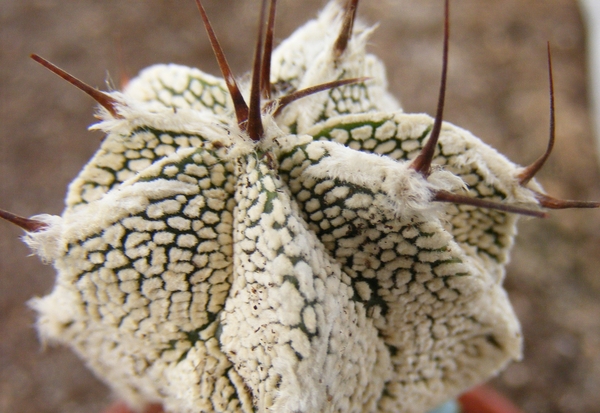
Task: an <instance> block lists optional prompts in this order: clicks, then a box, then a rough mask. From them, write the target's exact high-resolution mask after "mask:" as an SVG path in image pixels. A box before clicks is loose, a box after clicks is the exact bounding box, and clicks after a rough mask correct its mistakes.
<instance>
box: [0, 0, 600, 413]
mask: <svg viewBox="0 0 600 413" xmlns="http://www.w3.org/2000/svg"><path fill="white" fill-rule="evenodd" d="M357 3H358V2H357V1H348V2H347V4H346V5H344V6H341V5H340V4H338V3H335V2H332V3H331V4H329V5H328V6H327V7H326V8H325V10H324V11H323V12H321V14H320V15H319V17H318V18H317V19H316V20H313V21H310V22H309V23H307V24H306V25H304V26H302V27H301V28H300V29H298V30H297V31H296V32H295V33H294V34H293V35H292V36H290V37H289V38H288V39H287V40H286V41H284V42H283V43H282V44H281V45H280V46H278V47H277V48H276V49H275V50H274V51H273V52H272V53H271V47H270V46H269V44H270V43H271V40H272V28H273V21H274V20H273V18H272V17H273V16H274V4H275V3H274V2H271V3H269V6H270V7H267V6H268V5H267V3H266V2H263V5H262V13H261V19H260V24H259V26H260V27H261V28H262V29H261V30H260V31H259V35H258V41H257V46H256V56H255V60H254V65H253V71H252V80H251V81H250V82H249V83H248V84H239V85H238V83H237V82H236V81H235V80H234V76H233V75H232V72H231V70H230V69H229V66H228V64H227V62H226V59H225V58H224V53H223V51H222V50H221V49H220V46H219V45H218V41H217V38H216V36H215V35H214V32H213V31H212V28H211V26H210V24H209V22H208V18H207V16H206V14H205V13H204V11H203V9H202V6H201V4H200V2H198V7H199V9H200V11H201V12H202V17H203V19H204V21H205V24H206V27H207V30H208V33H209V37H210V38H211V42H212V44H213V48H214V50H215V55H216V56H217V59H218V61H219V65H220V67H221V70H222V72H223V79H224V80H223V79H220V78H216V77H213V76H210V75H207V74H205V73H203V72H201V71H199V70H197V69H191V68H188V67H183V66H177V65H159V66H153V67H151V68H148V69H146V70H145V71H143V72H142V73H141V74H140V75H139V76H138V77H137V78H135V79H133V80H132V81H131V82H130V84H129V85H128V86H127V88H126V89H125V90H123V92H100V91H98V90H96V89H93V88H91V87H89V86H87V85H85V84H84V83H82V82H80V81H78V80H77V79H75V78H74V77H73V76H71V75H69V74H67V73H66V72H64V71H62V70H61V69H59V68H57V67H56V66H54V65H52V64H51V63H49V62H47V61H46V60H44V59H43V58H41V57H39V56H35V55H34V56H33V57H34V60H36V61H38V62H40V63H41V64H43V65H44V66H46V67H47V68H49V69H50V70H52V71H53V72H55V73H57V74H59V75H60V76H61V77H63V78H65V79H67V80H68V81H70V82H71V83H74V84H75V85H76V86H77V87H79V88H80V89H82V90H84V91H85V92H86V93H88V94H89V95H91V96H92V97H93V98H94V99H96V100H97V101H98V103H99V104H100V106H101V107H100V109H99V117H100V123H98V124H97V125H95V126H94V128H95V129H98V130H101V131H103V132H104V133H106V138H105V140H104V141H103V142H102V144H101V147H100V149H99V151H98V152H97V153H96V154H95V155H94V157H93V158H92V159H91V160H90V162H89V163H88V165H87V166H86V167H85V168H84V169H83V170H82V171H81V173H80V174H79V176H78V177H77V178H76V179H75V180H74V181H73V183H72V184H71V185H70V187H69V191H68V194H67V198H66V203H67V207H66V209H65V211H64V213H63V214H62V216H60V217H58V216H49V215H42V216H35V217H32V218H22V217H18V216H16V215H13V214H9V213H7V212H1V213H0V216H2V217H3V218H6V219H7V220H9V221H12V222H13V223H16V224H17V225H20V226H21V227H23V228H24V229H25V230H26V231H27V233H26V237H25V240H26V242H27V243H28V245H29V246H30V247H31V248H32V249H33V250H34V252H36V253H37V254H38V255H39V256H40V257H41V258H42V259H43V260H45V261H47V262H50V263H52V264H53V265H54V267H55V268H56V270H57V272H58V278H57V283H56V286H55V289H54V291H53V292H52V293H51V294H50V295H49V296H47V297H44V298H41V299H35V300H33V301H32V305H33V307H34V308H35V309H36V310H37V311H38V313H39V320H38V328H39V331H40V334H41V336H42V337H43V338H44V339H47V340H50V341H55V342H62V343H65V344H67V345H69V346H71V347H72V348H73V349H74V350H75V351H76V352H77V353H78V354H79V355H80V356H81V357H82V358H83V359H84V360H86V362H87V364H88V365H89V366H90V367H91V368H92V369H93V370H94V371H95V373H96V374H97V375H98V376H99V377H101V378H102V379H103V380H105V381H106V382H107V383H108V384H109V386H111V387H112V388H113V390H115V391H116V392H117V393H118V394H119V395H120V396H121V397H123V398H124V399H126V400H127V401H128V402H129V403H130V404H132V405H142V404H144V403H156V402H159V403H162V404H164V405H165V407H166V408H167V410H169V411H173V412H188V411H189V412H192V411H243V412H246V411H267V410H271V411H281V412H288V411H289V412H295V411H302V412H320V411H356V412H359V411H379V412H386V411H395V412H396V411H402V412H424V411H427V410H429V409H431V408H434V407H435V406H437V405H439V404H440V403H442V402H443V401H445V400H447V399H449V398H452V397H454V396H456V395H458V394H459V393H461V392H462V391H464V390H465V389H468V388H469V387H471V386H473V385H475V384H477V383H480V382H482V381H484V380H486V379H487V378H488V377H490V376H492V375H494V374H496V373H497V372H498V371H500V370H501V369H502V368H504V367H505V366H506V365H507V363H508V362H510V361H511V360H515V359H518V358H520V356H521V336H520V328H519V324H518V321H517V319H516V317H515V315H514V313H513V311H512V308H511V306H510V303H509V302H508V300H507V297H506V294H505V292H504V290H503V289H502V281H503V277H504V265H505V264H506V261H507V259H508V253H509V250H510V248H511V246H512V244H513V238H514V235H515V225H516V221H517V215H518V214H522V215H532V216H544V215H545V210H546V209H554V208H563V207H597V206H598V204H597V203H584V202H574V201H560V200H557V199H554V198H551V197H549V196H548V195H546V194H545V193H544V192H543V190H542V188H541V187H540V186H539V185H538V184H537V183H536V182H535V180H533V179H532V178H533V176H534V175H535V172H537V171H538V170H539V169H540V168H541V166H542V165H543V163H544V162H545V160H546V159H547V157H548V155H549V154H550V151H551V149H552V146H553V139H554V133H553V122H551V128H550V129H551V133H550V141H549V145H548V150H547V151H546V153H545V154H544V155H543V156H542V157H540V158H539V160H538V161H536V162H534V163H533V164H531V165H530V166H529V167H525V168H522V167H519V166H517V165H515V164H513V163H512V162H510V161H509V160H507V159H506V158H505V157H504V156H502V155H500V154H498V153H497V152H496V151H494V150H493V149H491V148H489V147H488V146H487V145H485V144H483V143H482V142H481V141H480V140H479V139H478V138H476V137H474V136H473V135H472V134H470V133H469V132H467V131H465V130H463V129H460V128H458V127H456V126H453V125H451V124H448V123H442V115H443V106H444V92H445V83H446V69H445V68H446V63H447V59H448V18H446V35H445V47H444V50H445V51H444V59H443V61H444V70H443V75H442V86H441V88H440V98H439V104H438V110H437V114H436V117H435V119H432V118H431V117H428V116H426V115H411V114H406V113H404V112H403V111H402V110H401V108H400V106H399V104H398V103H397V102H396V101H395V99H394V98H393V97H391V96H390V95H389V93H388V92H387V89H386V83H387V82H386V79H385V73H384V70H383V65H382V64H381V62H380V61H379V60H378V59H377V58H376V57H374V56H372V55H370V54H367V53H366V51H365V44H366V41H367V39H368V36H369V34H370V31H371V30H370V29H369V28H368V27H367V26H365V25H363V24H362V23H361V22H360V21H355V13H356V8H357ZM267 21H268V23H266V22H267ZM263 30H264V31H265V32H266V35H263ZM550 85H551V89H552V77H551V76H550ZM550 95H551V98H552V96H553V94H552V93H551V94H550ZM551 107H552V108H553V106H552V105H551ZM553 113H554V112H553V109H552V110H551V114H552V117H553Z"/></svg>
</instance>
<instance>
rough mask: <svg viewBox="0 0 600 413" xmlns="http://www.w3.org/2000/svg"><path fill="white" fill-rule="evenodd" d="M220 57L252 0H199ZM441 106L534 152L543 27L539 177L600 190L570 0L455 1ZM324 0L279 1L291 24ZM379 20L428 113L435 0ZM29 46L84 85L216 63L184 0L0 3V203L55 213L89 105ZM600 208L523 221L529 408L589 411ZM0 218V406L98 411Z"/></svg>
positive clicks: (79, 161) (599, 307)
mask: <svg viewBox="0 0 600 413" xmlns="http://www.w3.org/2000/svg"><path fill="white" fill-rule="evenodd" d="M205 3H206V7H207V9H208V12H209V13H210V16H211V17H212V20H213V24H214V26H215V29H216V30H217V32H218V34H219V37H220V39H221V42H222V44H223V47H224V49H225V50H226V52H227V56H228V59H229V60H230V62H231V63H232V66H233V67H234V69H235V70H236V73H238V74H242V73H244V71H245V70H247V69H248V68H249V66H250V60H251V57H250V54H251V52H252V49H253V44H252V39H253V37H254V32H255V20H256V13H257V12H256V8H257V4H258V1H257V0H244V1H240V0H238V1H234V0H221V1H216V0H212V1H211V0H206V1H205ZM452 3H453V4H452V11H451V24H452V29H451V30H452V34H451V45H450V70H449V85H448V92H447V110H446V116H445V119H446V120H448V121H450V122H452V123H455V124H457V125H459V126H461V127H463V128H466V129H468V130H470V131H472V132H473V133H474V134H475V135H476V136H479V137H481V138H482V139H483V140H484V141H486V142H488V143H489V144H491V145H492V146H494V147H496V148H498V149H499V150H500V151H501V152H502V153H504V154H506V155H507V156H508V157H509V158H511V159H512V160H514V161H515V162H517V163H521V164H527V163H529V162H531V161H533V160H534V159H535V158H536V157H537V156H539V155H540V154H541V153H542V151H543V150H544V148H545V145H546V139H547V134H548V132H547V130H548V92H547V90H548V86H547V69H546V55H545V53H546V51H545V48H546V41H547V40H549V41H550V42H551V44H552V49H553V59H554V73H555V84H556V107H557V121H558V125H557V139H558V142H557V144H556V149H555V153H554V155H553V157H552V158H551V160H550V161H549V164H548V165H547V166H546V167H545V168H544V170H543V171H542V172H541V173H540V174H539V180H540V181H541V182H542V183H543V184H544V186H545V188H546V189H547V190H548V192H549V193H551V194H553V195H556V196H560V197H564V198H580V199H600V185H599V183H598V182H599V181H598V178H599V177H600V175H599V171H598V167H597V162H596V157H595V154H596V149H595V144H594V142H593V136H592V131H591V122H590V117H589V109H588V100H587V97H586V69H585V53H584V51H585V35H584V28H583V24H582V21H581V17H580V14H579V10H578V8H577V3H576V1H574V0H546V1H533V0H529V1H522V0H501V1H494V2H491V1H481V0H457V1H453V2H452ZM323 4H324V0H311V1H306V0H303V1H300V0H296V1H292V0H281V1H280V4H279V8H278V22H277V27H276V36H277V38H279V39H283V38H285V37H286V36H287V35H289V33H291V31H292V30H293V29H294V28H295V27H297V26H299V25H300V24H302V23H303V22H305V21H306V20H307V19H308V18H310V17H312V16H314V15H315V13H316V12H317V10H318V9H319V8H320V7H322V5H323ZM359 13H360V15H361V16H362V17H363V18H364V19H366V20H367V21H369V22H372V23H374V22H380V27H379V29H378V30H377V31H376V33H375V35H374V36H373V38H372V41H371V44H372V46H371V51H372V52H373V53H375V54H377V55H379V56H380V57H381V58H382V59H383V60H384V62H385V63H386V65H387V67H388V75H389V80H390V85H391V86H390V87H391V89H392V91H393V93H394V94H395V95H396V96H397V97H399V98H400V99H401V101H402V103H403V107H404V109H405V111H407V112H427V113H433V112H434V111H435V102H436V100H437V88H438V84H439V80H438V79H439V73H440V67H441V33H442V1H441V0H372V1H368V0H364V1H363V2H362V4H361V5H360V8H359ZM32 52H35V53H39V54H41V55H42V56H44V57H46V58H48V59H50V60H51V61H53V62H54V63H56V64H58V65H59V66H60V67H63V68H65V69H66V70H68V71H69V72H71V73H73V74H74V75H76V76H78V77H80V78H82V79H84V80H85V81H87V82H88V83H90V84H92V85H97V86H99V87H104V84H105V83H104V81H105V79H106V77H107V73H110V75H111V76H112V78H113V79H114V82H115V83H117V84H118V81H119V80H118V79H119V77H120V73H121V72H126V73H129V74H131V75H134V74H135V73H136V72H137V71H138V70H140V69H142V68H144V67H146V66H148V65H150V64H153V63H163V62H175V63H180V64H186V65H190V66H197V67H200V68H201V69H203V70H205V71H207V72H209V73H213V74H217V73H218V70H217V67H216V64H215V62H214V59H213V57H212V54H211V52H210V48H209V45H208V42H207V39H206V35H205V33H204V29H203V28H202V26H201V22H200V18H199V16H198V13H197V11H196V9H195V5H194V3H193V1H191V0H189V1H165V0H144V1H141V0H137V1H134V0H119V1H117V0H104V1H97V0H78V1H66V0H0V208H3V209H6V210H10V211H13V212H15V213H18V214H21V215H24V216H30V215H33V214H37V213H52V214H60V212H61V210H62V205H63V201H62V198H63V196H64V193H65V189H66V186H67V184H68V183H69V182H70V181H71V180H72V179H73V177H74V176H75V175H76V174H77V172H78V171H79V170H80V169H81V167H82V166H83V165H84V164H85V162H86V161H87V160H88V159H89V157H90V156H91V155H92V153H93V152H94V151H95V150H96V148H97V147H98V144H99V140H100V138H101V136H100V135H99V134H98V133H92V132H88V131H86V127H87V126H89V125H90V124H91V123H93V122H94V119H93V117H92V113H93V112H94V108H93V102H92V101H91V100H90V99H89V98H88V97H87V96H85V95H84V94H82V93H80V92H78V91H77V90H75V89H74V88H73V87H71V86H69V85H67V84H66V83H65V82H63V81H60V80H58V78H56V77H54V76H53V75H52V74H50V73H48V72H47V71H46V70H44V69H43V68H41V67H40V66H38V65H37V64H36V63H35V62H33V61H31V60H30V59H29V58H28V55H29V53H32ZM599 229H600V211H562V212H561V211H558V212H555V213H553V214H552V216H551V217H550V218H548V219H546V220H524V221H523V222H521V225H520V235H519V237H518V240H517V244H516V247H515V250H514V253H513V257H512V262H511V264H510V265H509V267H508V274H507V280H506V287H507V289H508V290H509V293H510V297H511V300H512V302H513V304H514V306H515V308H516V311H517V313H518V314H519V317H520V319H521V322H522V324H523V330H524V336H525V356H524V361H523V362H521V363H517V364H514V365H512V366H511V367H509V368H508V369H507V370H506V371H505V372H504V373H502V374H501V375H500V377H499V378H497V379H495V380H494V381H493V384H494V385H495V386H496V387H498V388H500V389H501V390H502V391H504V392H505V393H506V394H508V395H509V396H510V397H511V398H512V399H513V400H514V401H515V402H517V403H518V404H519V405H520V406H522V407H523V409H524V410H525V412H528V413H529V412H531V413H532V412H545V413H548V412H570V413H583V412H590V413H591V412H597V411H600V391H598V390H599V389H600V276H599V274H598V273H599V271H598V268H599V264H600V254H599V242H600V231H599ZM20 235H21V232H20V231H19V230H18V229H17V228H13V227H12V226H10V225H8V224H1V223H0V411H2V412H23V413H29V412H36V413H50V412H65V413H96V412H100V410H101V409H102V408H104V407H105V406H106V405H107V404H108V403H109V402H110V400H111V396H110V394H109V391H108V390H107V389H106V388H105V387H104V386H103V385H102V384H101V383H100V382H98V381H97V380H96V379H95V378H94V377H93V376H92V374H91V373H89V372H88V371H87V369H86V368H85V367H84V366H83V364H82V363H81V361H79V360H78V359H77V358H76V357H75V356H74V355H73V354H72V353H71V352H70V351H69V350H68V349H66V348H63V347H53V346H47V347H44V346H43V345H41V344H40V343H39V342H38V340H37V337H36V333H35V330H34V328H33V324H34V320H35V317H34V314H33V312H32V311H31V310H30V309H28V307H27V305H26V302H27V300H28V299H30V298H31V297H33V296H40V295H45V294H47V293H48V292H49V291H50V290H51V288H52V285H53V282H54V275H53V270H52V268H50V267H48V266H44V265H42V264H41V263H40V262H39V260H38V259H37V258H35V257H28V254H29V251H28V250H27V248H26V247H25V246H24V245H22V244H21V242H19V240H18V237H19V236H20Z"/></svg>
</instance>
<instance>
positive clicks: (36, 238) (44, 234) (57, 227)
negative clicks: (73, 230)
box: [23, 214, 64, 264]
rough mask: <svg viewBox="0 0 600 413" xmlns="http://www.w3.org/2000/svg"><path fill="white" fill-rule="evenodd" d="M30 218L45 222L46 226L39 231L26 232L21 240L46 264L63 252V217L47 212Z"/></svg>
mask: <svg viewBox="0 0 600 413" xmlns="http://www.w3.org/2000/svg"><path fill="white" fill-rule="evenodd" d="M31 219H34V220H36V221H39V222H42V223H44V224H46V227H45V228H44V229H41V230H39V231H35V232H27V233H26V234H25V236H24V237H23V241H24V242H25V243H26V244H27V246H28V247H29V248H31V250H32V251H33V252H34V253H35V254H36V255H37V256H39V257H40V259H41V260H42V261H43V262H44V263H45V264H48V263H50V262H52V261H54V260H55V259H57V258H58V257H59V256H60V255H61V254H62V253H63V252H64V244H63V242H62V232H63V219H62V218H61V217H59V216H56V215H47V214H43V215H36V216H33V217H31Z"/></svg>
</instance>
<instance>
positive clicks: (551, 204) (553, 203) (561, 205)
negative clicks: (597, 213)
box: [534, 191, 600, 209]
mask: <svg viewBox="0 0 600 413" xmlns="http://www.w3.org/2000/svg"><path fill="white" fill-rule="evenodd" d="M534 192H535V191H534ZM535 197H536V198H537V200H538V202H539V204H540V205H541V206H543V207H544V208H548V209H570V208H598V207H600V202H593V201H572V200H563V199H556V198H552V197H551V196H548V195H546V194H541V193H539V192H535Z"/></svg>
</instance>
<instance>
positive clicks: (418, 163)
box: [410, 0, 450, 177]
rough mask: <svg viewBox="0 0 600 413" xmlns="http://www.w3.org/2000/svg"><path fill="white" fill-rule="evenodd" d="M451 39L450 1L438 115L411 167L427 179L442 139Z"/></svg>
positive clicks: (446, 9)
mask: <svg viewBox="0 0 600 413" xmlns="http://www.w3.org/2000/svg"><path fill="white" fill-rule="evenodd" d="M449 38H450V19H449V4H448V0H446V1H445V3H444V53H443V63H442V81H441V84H440V94H439V96H438V106H437V113H436V114H435V121H434V122H433V128H432V130H431V133H430V135H429V139H428V140H427V143H425V145H424V146H423V149H421V153H419V155H418V156H417V157H416V158H415V159H414V160H413V161H412V163H411V164H410V167H411V168H412V169H414V170H415V171H417V172H419V173H420V174H421V175H423V176H425V177H427V176H429V174H430V171H431V161H433V155H434V153H435V148H436V146H437V142H438V139H439V137H440V131H441V130H442V118H443V116H444V99H445V96H446V78H447V72H448V39H449Z"/></svg>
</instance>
